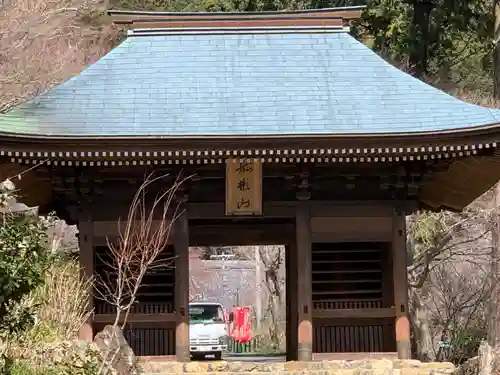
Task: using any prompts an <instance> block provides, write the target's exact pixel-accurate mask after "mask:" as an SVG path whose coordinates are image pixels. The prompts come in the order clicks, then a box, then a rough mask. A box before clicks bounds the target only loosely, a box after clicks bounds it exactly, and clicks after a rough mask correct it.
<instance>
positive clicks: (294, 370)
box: [142, 359, 456, 375]
mask: <svg viewBox="0 0 500 375" xmlns="http://www.w3.org/2000/svg"><path fill="white" fill-rule="evenodd" d="M142 368H143V375H177V374H192V375H195V374H196V375H208V374H210V375H218V374H221V375H222V374H223V375H232V374H241V375H243V374H252V375H253V374H255V375H267V374H273V375H330V374H332V375H447V374H453V373H454V371H455V370H456V369H455V366H454V365H453V364H452V363H448V362H429V363H422V362H420V361H416V360H386V359H381V360H375V359H367V360H355V361H318V362H284V363H252V362H225V361H214V362H210V361H207V362H188V363H179V362H147V363H144V364H143V365H142Z"/></svg>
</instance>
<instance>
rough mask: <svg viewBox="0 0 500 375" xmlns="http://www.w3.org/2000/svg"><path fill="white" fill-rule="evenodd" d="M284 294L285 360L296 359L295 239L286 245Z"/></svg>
mask: <svg viewBox="0 0 500 375" xmlns="http://www.w3.org/2000/svg"><path fill="white" fill-rule="evenodd" d="M286 257H287V263H286V271H287V278H286V296H287V333H286V334H287V346H286V356H287V361H296V360H297V359H298V353H297V343H298V336H297V334H298V319H297V308H296V307H297V306H298V305H297V304H298V302H297V286H298V284H297V270H298V268H297V246H296V244H295V241H294V242H293V243H291V244H289V245H287V247H286Z"/></svg>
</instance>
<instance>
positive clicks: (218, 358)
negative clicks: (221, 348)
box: [215, 352, 222, 361]
mask: <svg viewBox="0 0 500 375" xmlns="http://www.w3.org/2000/svg"><path fill="white" fill-rule="evenodd" d="M221 359H222V352H216V353H215V360H216V361H220V360H221Z"/></svg>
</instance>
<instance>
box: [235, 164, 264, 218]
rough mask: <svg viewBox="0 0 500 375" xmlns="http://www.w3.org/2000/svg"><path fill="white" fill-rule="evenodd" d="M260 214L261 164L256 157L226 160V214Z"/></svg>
mask: <svg viewBox="0 0 500 375" xmlns="http://www.w3.org/2000/svg"><path fill="white" fill-rule="evenodd" d="M261 214H262V164H261V162H260V160H257V159H228V160H227V162H226V215H261Z"/></svg>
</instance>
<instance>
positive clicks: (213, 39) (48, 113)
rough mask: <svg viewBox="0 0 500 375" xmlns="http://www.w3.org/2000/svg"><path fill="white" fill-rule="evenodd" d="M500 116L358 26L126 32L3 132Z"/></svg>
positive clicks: (490, 119)
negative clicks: (433, 80)
mask: <svg viewBox="0 0 500 375" xmlns="http://www.w3.org/2000/svg"><path fill="white" fill-rule="evenodd" d="M498 122H500V110H498V112H497V111H496V110H492V109H489V108H486V107H481V106H477V105H474V104H470V103H465V102H463V101H461V100H459V99H457V98H455V97H453V96H451V95H448V94H446V93H444V92H442V91H440V90H438V89H436V88H434V87H432V86H429V85H428V84H426V83H424V82H422V81H420V80H417V79H415V78H413V77H411V76H409V75H408V74H406V73H404V72H402V71H400V70H399V69H397V68H395V67H394V66H392V65H390V64H389V63H387V62H386V61H385V60H383V59H382V58H381V57H379V56H378V55H377V54H376V53H375V52H373V51H372V50H370V49H369V48H368V47H366V46H364V45H363V44H362V43H360V42H359V41H357V40H355V39H354V38H353V37H351V36H350V35H349V34H347V33H338V32H323V33H314V32H309V33H291V32H286V31H283V32H279V33H275V34H272V33H265V34H252V33H248V34H231V35H227V34H219V35H207V34H202V33H200V34H197V33H193V34H189V35H157V36H151V35H150V36H141V37H134V38H127V39H126V40H125V41H124V42H122V43H121V44H120V45H119V46H118V47H116V48H115V49H114V50H112V51H111V52H110V53H108V54H107V55H105V56H104V57H103V58H101V59H100V60H99V61H97V62H96V63H94V64H93V65H90V66H89V67H87V68H86V69H84V70H83V71H82V72H81V73H80V74H79V75H77V76H75V77H73V78H71V79H69V80H67V81H66V82H64V83H62V84H61V85H59V86H56V87H55V88H53V89H51V90H49V91H47V92H45V93H44V94H42V95H40V96H38V97H37V98H35V99H34V100H31V101H29V102H26V103H23V104H21V105H19V106H18V107H15V108H14V109H12V110H11V111H10V112H8V113H6V114H4V115H2V116H0V132H3V133H13V134H27V135H33V136H36V135H44V136H75V137H113V136H135V137H139V138H140V137H141V136H143V137H155V136H157V137H169V136H172V137H174V136H175V137H178V136H190V137H205V136H211V137H214V136H235V137H241V136H265V135H291V136H294V135H296V136H299V135H303V136H308V135H311V136H316V135H317V136H319V135H325V136H326V135H346V136H348V135H362V134H400V133H407V134H419V133H429V132H438V131H452V130H456V131H460V130H467V129H471V128H477V127H481V126H492V124H496V123H498Z"/></svg>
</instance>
